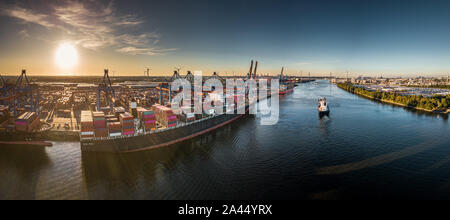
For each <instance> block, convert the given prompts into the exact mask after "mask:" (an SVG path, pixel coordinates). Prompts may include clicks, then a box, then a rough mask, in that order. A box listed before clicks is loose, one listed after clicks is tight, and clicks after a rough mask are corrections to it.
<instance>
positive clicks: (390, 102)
mask: <svg viewBox="0 0 450 220" xmlns="http://www.w3.org/2000/svg"><path fill="white" fill-rule="evenodd" d="M337 87H338V88H339V89H342V90H344V91H346V92H348V93H351V94H355V95H358V96H362V97H364V98H367V99H370V100H375V101H379V102H382V103H387V104H391V105H396V106H401V107H404V108H409V109H414V110H418V111H424V112H428V113H435V114H444V115H448V114H450V109H447V111H439V110H428V109H424V108H418V107H412V106H407V105H405V104H401V103H397V102H393V101H390V100H385V99H376V98H373V97H370V96H368V95H364V94H360V93H356V92H350V91H348V90H346V89H344V88H341V87H340V86H337Z"/></svg>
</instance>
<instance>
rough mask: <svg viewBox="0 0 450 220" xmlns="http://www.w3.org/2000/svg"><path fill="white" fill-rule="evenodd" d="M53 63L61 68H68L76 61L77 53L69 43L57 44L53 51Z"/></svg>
mask: <svg viewBox="0 0 450 220" xmlns="http://www.w3.org/2000/svg"><path fill="white" fill-rule="evenodd" d="M55 63H56V65H58V66H59V67H60V68H62V69H70V68H72V67H74V66H75V65H76V64H77V63H78V53H77V50H76V49H75V47H74V46H73V45H72V44H69V43H62V44H60V45H59V47H58V49H57V50H56V53H55Z"/></svg>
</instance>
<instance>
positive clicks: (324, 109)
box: [317, 97, 330, 116]
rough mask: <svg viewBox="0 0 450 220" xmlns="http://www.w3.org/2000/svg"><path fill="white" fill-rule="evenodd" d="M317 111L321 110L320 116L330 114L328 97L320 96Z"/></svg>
mask: <svg viewBox="0 0 450 220" xmlns="http://www.w3.org/2000/svg"><path fill="white" fill-rule="evenodd" d="M317 111H319V115H320V116H324V115H327V116H328V115H329V114H330V108H328V104H327V99H326V98H325V97H324V98H320V99H319V101H318V104H317Z"/></svg>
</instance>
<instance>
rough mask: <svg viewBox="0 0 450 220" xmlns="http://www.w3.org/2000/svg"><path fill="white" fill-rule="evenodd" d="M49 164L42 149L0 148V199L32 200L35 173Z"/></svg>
mask: <svg viewBox="0 0 450 220" xmlns="http://www.w3.org/2000/svg"><path fill="white" fill-rule="evenodd" d="M49 163H50V159H49V158H48V156H47V154H46V152H45V149H44V148H33V147H29V146H22V147H19V146H1V147H0V179H1V181H0V199H34V198H35V195H36V188H37V184H38V180H39V176H37V175H36V173H39V171H40V170H41V169H44V168H45V167H46V166H48V165H49ZM22 183H26V184H22Z"/></svg>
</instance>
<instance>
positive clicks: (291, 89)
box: [280, 88, 294, 95]
mask: <svg viewBox="0 0 450 220" xmlns="http://www.w3.org/2000/svg"><path fill="white" fill-rule="evenodd" d="M293 91H294V88H290V89H288V90H286V91H280V95H287V94H289V93H292V92H293Z"/></svg>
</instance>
